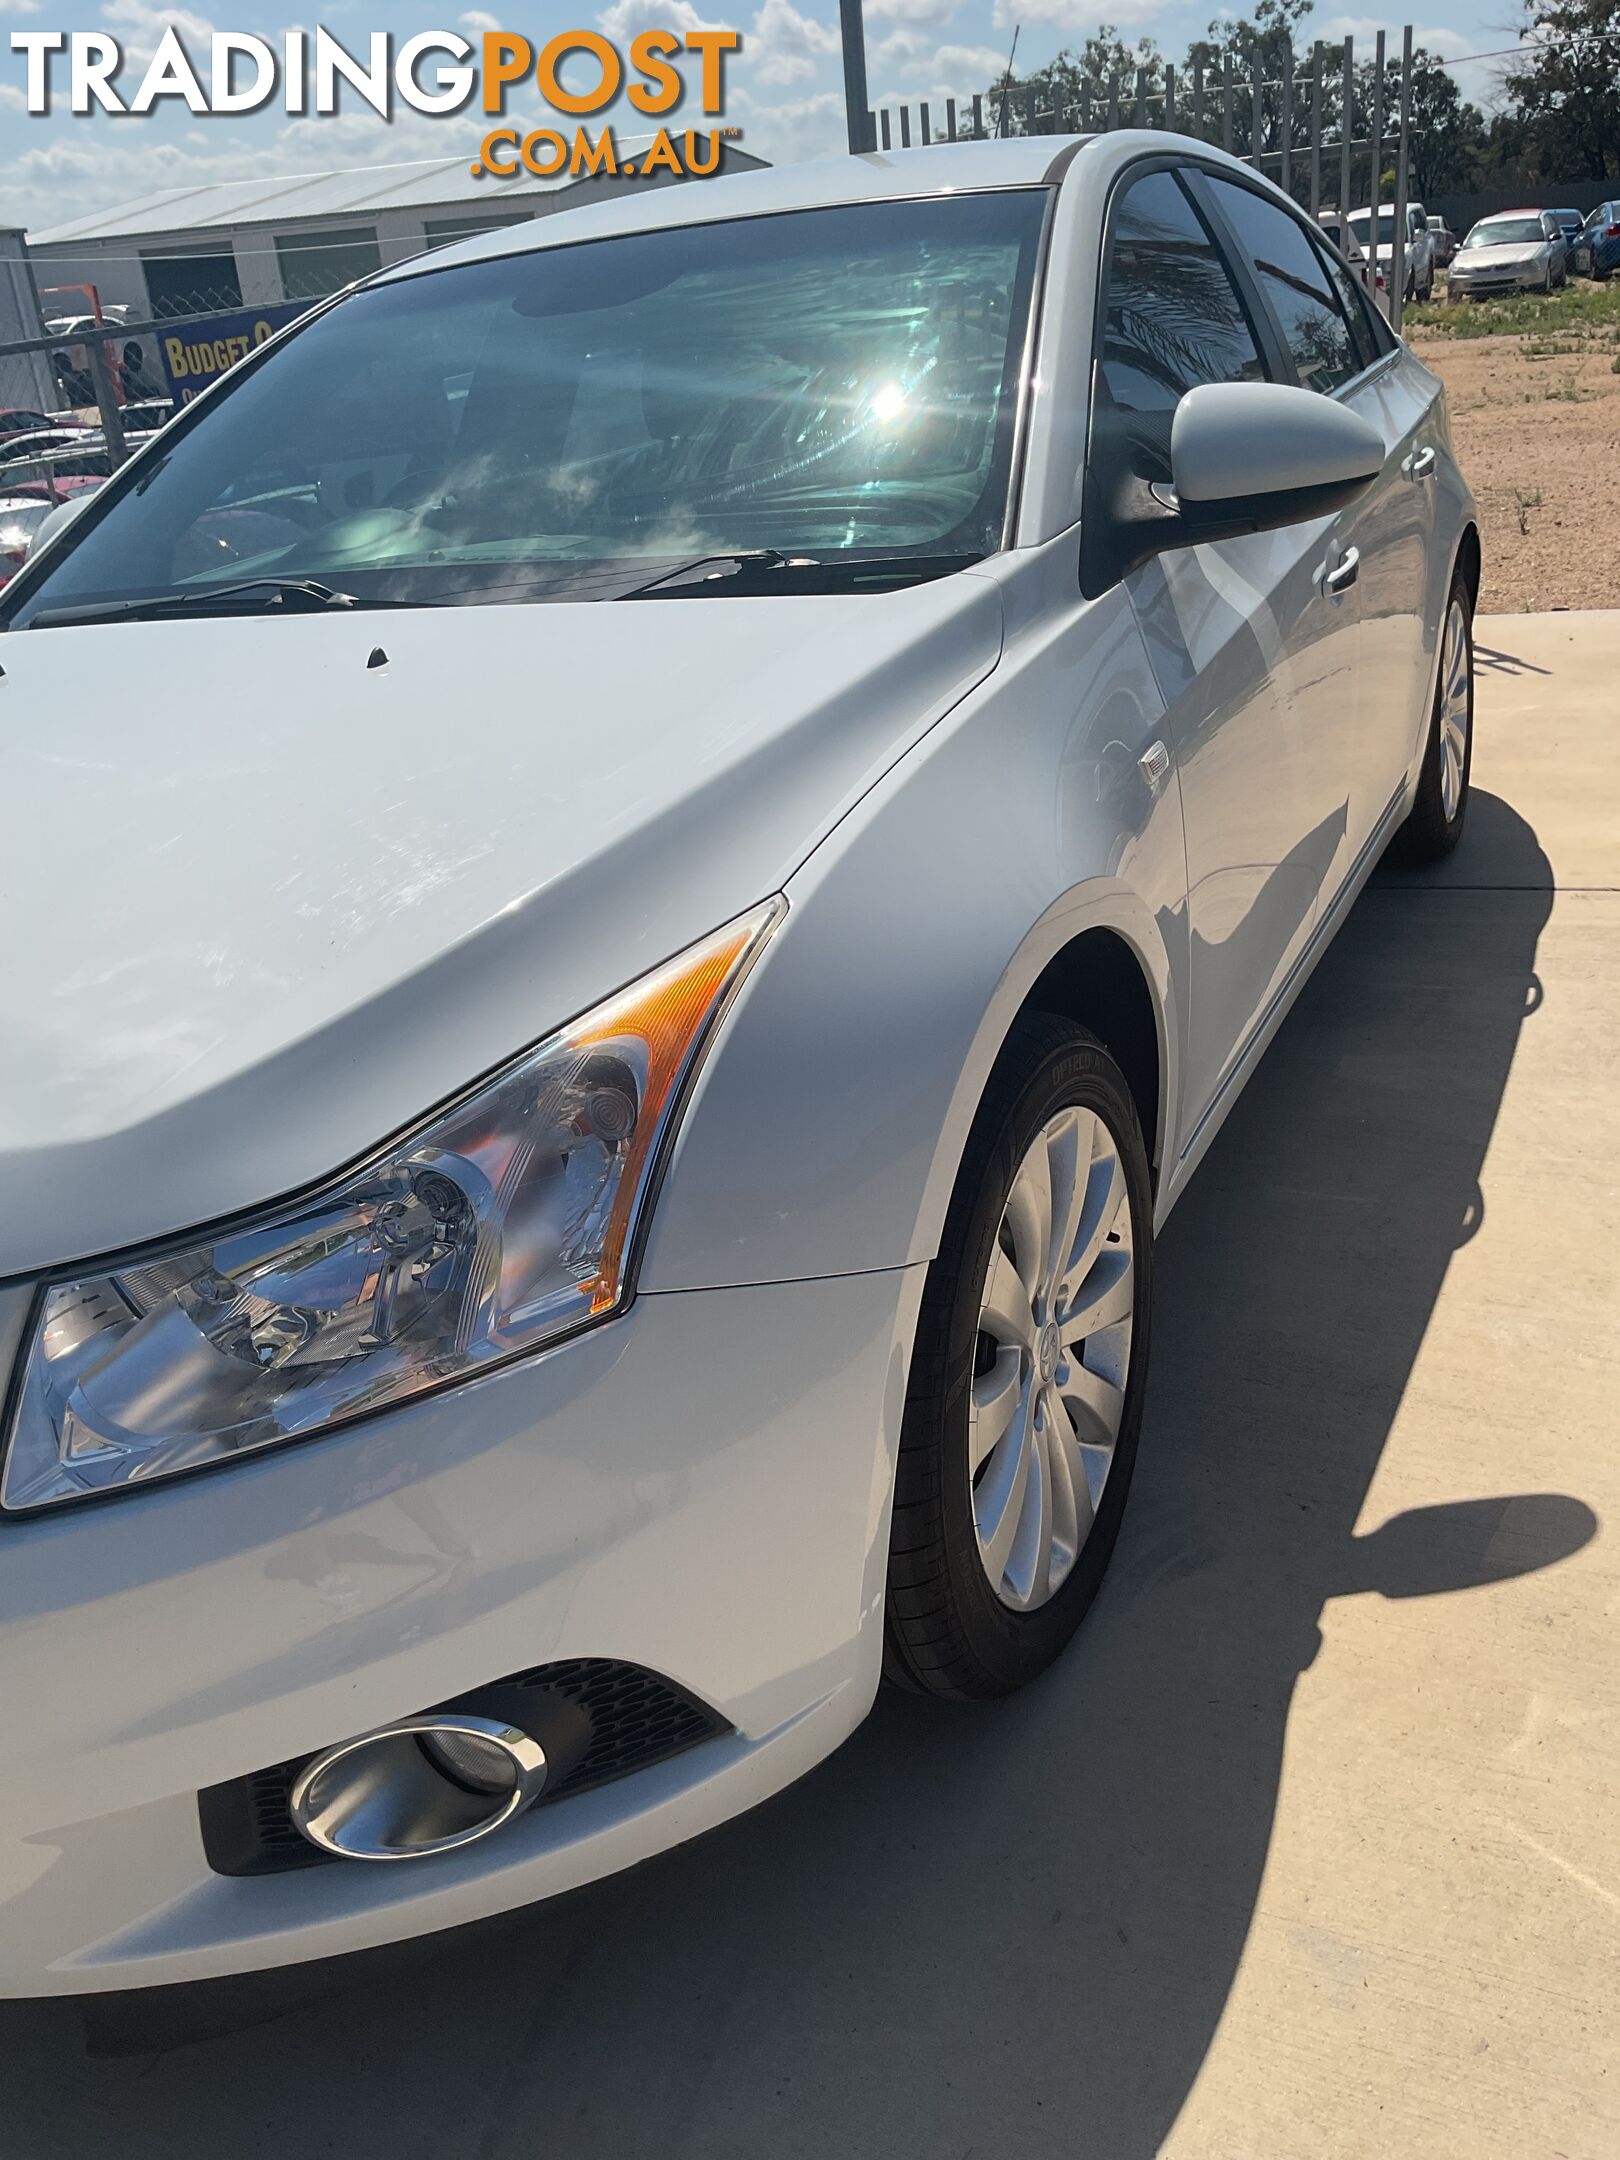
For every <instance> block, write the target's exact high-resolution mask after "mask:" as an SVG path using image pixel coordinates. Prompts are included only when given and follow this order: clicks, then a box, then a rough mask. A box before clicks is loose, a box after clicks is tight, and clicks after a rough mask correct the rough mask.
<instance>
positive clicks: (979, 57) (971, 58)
mask: <svg viewBox="0 0 1620 2160" xmlns="http://www.w3.org/2000/svg"><path fill="white" fill-rule="evenodd" d="M933 64H934V66H935V67H936V68H937V69H938V70H939V72H940V74H941V75H942V76H948V77H949V78H950V79H951V80H952V81H953V82H960V81H961V80H962V78H963V77H964V76H971V77H972V78H973V80H974V81H975V82H978V81H979V80H980V79H981V78H982V79H983V80H985V81H990V80H993V79H994V78H995V77H997V76H1000V75H1001V74H1003V73H1004V72H1005V70H1006V66H1007V55H1006V54H1005V53H1004V52H999V51H998V50H997V49H996V47H995V46H994V45H942V46H941V47H940V48H939V50H938V52H937V53H935V55H934V61H933Z"/></svg>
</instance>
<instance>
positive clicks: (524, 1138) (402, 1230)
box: [0, 902, 783, 1510]
mask: <svg viewBox="0 0 1620 2160" xmlns="http://www.w3.org/2000/svg"><path fill="white" fill-rule="evenodd" d="M782 905H783V903H781V902H773V903H772V904H770V905H769V906H766V907H763V908H760V909H758V910H756V911H755V912H754V913H753V914H751V915H748V916H745V917H743V918H742V919H741V920H739V921H737V922H735V923H731V924H729V925H728V926H727V927H726V928H725V929H724V930H719V931H716V932H715V934H714V935H713V936H712V937H709V938H705V939H704V940H703V941H702V942H701V943H700V944H697V945H694V946H693V947H692V948H691V949H690V950H689V951H687V952H685V953H682V954H681V955H680V956H679V957H678V958H677V959H675V960H671V961H669V962H668V963H667V964H666V965H665V966H663V967H661V968H658V969H656V970H655V971H654V972H653V973H652V974H651V975H648V976H645V977H644V978H643V979H642V980H641V981H640V982H638V983H635V984H633V985H632V986H631V988H629V989H628V990H624V991H621V992H620V993H619V994H618V995H617V996H615V997H612V998H610V999H608V1001H607V1002H606V1003H605V1004H603V1005H599V1006H598V1007H597V1008H596V1010H595V1011H594V1012H589V1013H586V1014H585V1015H584V1016H583V1017H582V1018H580V1019H578V1020H576V1021H574V1022H573V1023H572V1024H571V1025H570V1026H568V1027H565V1028H562V1029H560V1030H559V1031H558V1032H557V1033H556V1034H555V1035H552V1036H550V1037H548V1038H547V1040H546V1041H545V1042H543V1043H541V1044H540V1045H539V1047H538V1048H537V1049H534V1050H530V1051H528V1052H527V1053H526V1054H525V1055H524V1056H522V1057H520V1058H518V1059H517V1060H516V1061H515V1062H514V1063H512V1064H511V1065H509V1066H507V1067H506V1068H505V1069H504V1070H503V1071H502V1072H500V1073H498V1074H496V1076H495V1077H494V1078H493V1079H491V1080H488V1081H485V1082H483V1083H482V1084H480V1085H479V1086H478V1087H477V1088H476V1089H475V1090H474V1091H473V1092H472V1093H470V1094H468V1095H466V1096H464V1097H462V1099H461V1100H460V1101H459V1102H457V1103H456V1104H454V1105H453V1106H452V1107H451V1108H450V1109H448V1110H444V1111H440V1112H438V1113H437V1114H435V1115H434V1116H433V1117H432V1118H430V1119H429V1120H427V1121H426V1122H425V1123H423V1124H422V1125H420V1126H419V1127H417V1128H416V1129H415V1130H414V1131H412V1132H410V1133H408V1134H406V1135H405V1136H404V1137H403V1138H401V1139H399V1140H397V1141H395V1142H394V1143H393V1144H392V1145H391V1146H389V1147H387V1148H385V1149H384V1150H383V1151H382V1152H381V1153H380V1154H378V1155H377V1156H376V1157H375V1158H374V1159H373V1160H372V1161H370V1162H369V1163H367V1164H366V1165H365V1166H364V1167H363V1168H362V1169H359V1170H356V1171H354V1172H352V1173H351V1174H350V1175H348V1176H347V1177H344V1178H343V1179H341V1180H340V1181H339V1182H337V1183H335V1184H333V1185H332V1186H331V1187H330V1188H329V1189H328V1190H326V1191H325V1192H323V1193H321V1194H320V1195H319V1196H318V1197H316V1198H314V1199H309V1200H304V1201H298V1202H293V1203H291V1204H289V1205H284V1206H281V1207H278V1208H276V1209H274V1210H273V1211H269V1212H267V1213H265V1214H264V1215H262V1216H261V1217H259V1218H258V1219H257V1220H256V1221H253V1222H249V1223H244V1224H240V1225H237V1226H234V1227H232V1228H230V1229H228V1230H225V1231H222V1232H217V1233H213V1234H210V1235H209V1236H208V1237H206V1238H203V1239H195V1240H193V1241H192V1242H191V1243H189V1244H183V1245H176V1246H174V1247H172V1248H171V1249H169V1250H167V1251H164V1252H158V1253H143V1254H140V1255H138V1256H136V1257H133V1258H132V1259H131V1260H130V1261H129V1262H128V1263H127V1264H124V1265H117V1266H112V1267H108V1268H105V1269H103V1270H102V1271H100V1272H98V1273H95V1274H90V1273H80V1274H78V1275H76V1276H75V1277H74V1278H73V1279H72V1280H68V1281H54V1282H50V1283H47V1284H45V1285H44V1286H43V1287H42V1289H41V1292H40V1296H39V1301H38V1308H37V1311H36V1314H35V1317H34V1322H33V1327H32V1330H31V1333H30V1336H29V1339H28V1341H27V1344H26V1347H25V1349H24V1352H23V1365H22V1371H21V1384H20V1386H19V1388H18V1389H17V1391H16V1398H15V1399H16V1405H17V1407H16V1414H15V1417H14V1419H13V1423H12V1430H11V1435H10V1443H9V1446H8V1448H7V1451H6V1460H5V1471H4V1476H3V1478H0V1505H3V1506H4V1507H6V1508H8V1509H12V1510H24V1509H30V1508H40V1507H46V1506H49V1505H51V1504H52V1503H54V1502H57V1501H62V1500H76V1499H81V1498H83V1497H84V1496H85V1495H87V1494H91V1493H104V1492H110V1491H113V1490H117V1489H122V1488H124V1487H127V1486H130V1485H134V1484H150V1483H151V1482H152V1481H153V1480H154V1479H156V1478H164V1477H172V1476H174V1475H176V1474H177V1473H178V1472H180V1471H184V1470H195V1469H197V1468H199V1467H200V1466H201V1465H204V1464H207V1463H215V1462H224V1461H231V1460H234V1459H235V1458H236V1457H237V1456H240V1455H246V1454H250V1453H252V1452H254V1451H255V1450H257V1449H259V1448H265V1447H272V1446H274V1445H276V1443H278V1442H280V1441H286V1440H302V1439H306V1438H308V1437H309V1435H310V1434H312V1433H318V1432H322V1431H325V1430H326V1429H327V1428H328V1427H330V1426H333V1425H339V1424H342V1423H344V1422H346V1421H347V1420H348V1419H351V1418H356V1417H360V1416H362V1415H364V1414H365V1413H366V1412H368V1411H372V1410H379V1409H381V1408H383V1407H384V1406H385V1405H386V1404H389V1403H396V1402H401V1401H403V1400H404V1399H405V1398H406V1397H408V1396H412V1395H419V1394H421V1393H423V1392H424V1391H425V1390H427V1389H430V1388H439V1387H445V1386H448V1385H450V1384H451V1383H453V1382H455V1381H457V1380H466V1379H470V1378H471V1377H472V1376H473V1375H474V1374H475V1373H480V1372H484V1371H487V1370H488V1369H489V1367H490V1366H492V1365H495V1364H498V1363H500V1362H501V1360H502V1359H505V1358H512V1357H518V1356H521V1355H523V1354H524V1353H525V1352H530V1351H533V1350H536V1349H538V1348H539V1347H540V1346H541V1345H542V1344H545V1343H549V1342H554V1341H555V1340H556V1339H557V1338H558V1337H559V1336H561V1335H566V1334H569V1333H571V1332H572V1331H574V1330H575V1329H578V1328H580V1327H583V1326H586V1325H588V1324H589V1323H590V1322H592V1321H595V1320H603V1319H606V1318H607V1317H608V1316H609V1315H610V1314H612V1313H614V1312H616V1311H617V1310H618V1309H619V1307H620V1306H621V1305H622V1304H623V1302H624V1300H625V1298H626V1296H627V1295H628V1291H629V1284H630V1276H629V1262H630V1259H631V1256H632V1254H633V1251H634V1246H635V1238H636V1232H637V1227H638V1222H639V1219H640V1217H641V1215H642V1214H643V1212H644V1210H645V1207H646V1203H647V1197H648V1189H649V1185H650V1182H651V1179H652V1177H653V1175H654V1172H655V1170H656V1167H657V1163H658V1159H659V1156H660V1153H661V1150H662V1146H663V1143H664V1142H665V1141H666V1139H667V1138H668V1135H669V1133H670V1130H671V1128H672V1124H673V1121H674V1118H675V1116H676V1114H677V1112H678V1109H679V1105H680V1101H681V1099H682V1096H683V1094H684V1092H685V1087H686V1083H687V1082H688V1081H689V1079H690V1077H691V1074H692V1072H693V1070H694V1067H695V1064H696V1060H697V1058H698V1056H699V1054H700V1052H701V1050H702V1047H703V1043H704V1041H705V1039H706V1037H707V1036H708V1034H709V1032H710V1030H711V1029H712V1027H713V1024H714V1021H715V1019H716V1017H717V1015H718V1014H719V1012H720V1011H721V1009H722V1007H723V1006H724V1004H725V1002H726V999H727V997H728V995H729V993H730V992H731V990H732V989H733V988H734V987H735V986H736V984H737V983H738V982H739V981H740V979H741V976H742V973H743V970H744V968H745V967H746V965H747V963H748V960H749V958H750V957H751V955H752V954H753V953H754V952H755V951H757V949H758V947H759V945H760V943H761V941H762V940H763V938H764V937H765V935H766V934H767V932H768V931H769V929H770V928H771V925H772V924H773V923H774V922H775V920H776V919H777V916H778V913H779V912H780V909H781V907H782Z"/></svg>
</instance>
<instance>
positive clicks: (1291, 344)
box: [1209, 176, 1365, 393]
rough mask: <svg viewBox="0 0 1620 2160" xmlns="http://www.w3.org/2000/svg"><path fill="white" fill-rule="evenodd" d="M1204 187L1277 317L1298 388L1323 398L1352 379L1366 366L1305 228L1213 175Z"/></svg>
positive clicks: (1258, 197)
mask: <svg viewBox="0 0 1620 2160" xmlns="http://www.w3.org/2000/svg"><path fill="white" fill-rule="evenodd" d="M1209 186H1210V191H1211V193H1212V194H1213V195H1214V197H1215V199H1216V201H1217V203H1218V204H1219V206H1220V209H1221V211H1222V213H1223V215H1224V216H1225V217H1226V218H1227V219H1228V220H1229V222H1230V223H1231V225H1232V228H1233V230H1234V232H1235V234H1236V236H1237V242H1238V245H1239V247H1240V248H1241V249H1242V251H1243V253H1244V255H1245V257H1246V258H1247V260H1248V261H1249V263H1250V264H1251V265H1252V266H1253V269H1254V274H1255V277H1256V278H1257V280H1258V281H1259V285H1260V289H1261V292H1262V293H1263V294H1264V296H1265V298H1266V300H1267V301H1268V302H1269V304H1270V307H1271V310H1272V313H1273V314H1274V315H1275V316H1276V318H1277V324H1278V327H1279V328H1280V330H1281V331H1282V336H1283V343H1284V345H1285V346H1286V347H1287V349H1288V353H1289V357H1290V358H1291V359H1292V361H1293V364H1294V371H1295V374H1296V376H1297V378H1298V380H1299V382H1300V384H1301V386H1302V387H1303V388H1304V389H1306V390H1320V391H1323V392H1324V393H1326V392H1331V391H1334V390H1337V389H1338V387H1339V385H1340V384H1341V383H1347V382H1348V381H1349V380H1350V378H1351V376H1352V375H1359V374H1360V372H1361V370H1362V367H1363V366H1364V365H1365V363H1364V361H1363V360H1362V357H1361V354H1360V351H1359V350H1358V347H1357V343H1356V337H1355V334H1354V332H1353V331H1352V330H1351V327H1350V323H1351V317H1350V315H1349V314H1348V313H1347V312H1346V302H1345V301H1344V300H1343V299H1341V297H1340V295H1339V293H1338V292H1337V291H1336V289H1335V288H1334V285H1333V283H1332V281H1331V280H1330V278H1329V277H1328V272H1327V263H1326V260H1325V258H1324V257H1323V256H1322V255H1321V254H1320V253H1319V252H1318V250H1317V248H1316V246H1315V243H1314V242H1313V241H1312V239H1311V236H1310V234H1309V233H1307V232H1306V230H1305V228H1304V226H1303V225H1301V224H1300V223H1299V222H1298V221H1297V219H1295V218H1292V217H1290V216H1289V214H1288V212H1287V211H1286V210H1283V209H1280V208H1279V207H1278V205H1277V204H1275V203H1272V202H1268V201H1266V199H1265V197H1264V196H1261V195H1257V194H1255V193H1254V192H1253V190H1252V189H1250V188H1246V187H1240V186H1238V185H1237V184H1236V183H1234V182H1232V181H1230V180H1222V179H1217V178H1215V177H1214V176H1211V177H1210V180H1209Z"/></svg>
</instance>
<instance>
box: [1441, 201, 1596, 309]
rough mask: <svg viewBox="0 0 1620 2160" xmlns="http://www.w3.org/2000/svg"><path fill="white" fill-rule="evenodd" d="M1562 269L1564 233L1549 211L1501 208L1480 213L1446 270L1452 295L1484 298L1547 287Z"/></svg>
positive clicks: (1563, 274)
mask: <svg viewBox="0 0 1620 2160" xmlns="http://www.w3.org/2000/svg"><path fill="white" fill-rule="evenodd" d="M1566 275H1567V271H1566V268H1565V263H1564V242H1563V235H1562V234H1561V233H1560V232H1559V230H1558V227H1557V224H1556V223H1555V222H1554V219H1553V214H1552V212H1551V211H1550V210H1503V211H1499V212H1497V213H1496V214H1495V215H1494V216H1492V217H1488V218H1481V219H1480V221H1479V223H1478V224H1477V225H1476V226H1475V227H1474V228H1473V230H1472V231H1471V232H1470V233H1469V234H1468V237H1467V238H1466V239H1465V240H1464V241H1463V244H1462V246H1461V247H1460V248H1459V249H1458V250H1457V253H1456V255H1455V257H1454V258H1453V260H1452V265H1451V268H1450V270H1449V272H1448V273H1447V278H1446V293H1447V296H1448V298H1450V299H1452V300H1488V299H1491V298H1493V297H1495V296H1497V295H1500V294H1502V293H1511V292H1526V291H1531V292H1534V291H1540V292H1552V291H1553V290H1554V289H1555V287H1557V286H1559V285H1562V284H1563V282H1564V280H1565V277H1566Z"/></svg>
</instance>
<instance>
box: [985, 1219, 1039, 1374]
mask: <svg viewBox="0 0 1620 2160" xmlns="http://www.w3.org/2000/svg"><path fill="white" fill-rule="evenodd" d="M979 1326H980V1327H981V1328H982V1329H983V1330H984V1332H985V1334H986V1335H989V1336H991V1337H992V1338H993V1339H994V1340H995V1341H996V1342H998V1343H1006V1344H1008V1345H1009V1346H1010V1347H1012V1348H1014V1349H1020V1350H1026V1351H1029V1352H1031V1353H1032V1354H1033V1351H1034V1346H1035V1314H1034V1312H1033V1310H1032V1309H1031V1307H1030V1302H1029V1292H1028V1291H1027V1290H1026V1289H1025V1288H1024V1285H1023V1282H1022V1280H1021V1278H1020V1276H1019V1273H1018V1270H1017V1268H1016V1267H1015V1266H1014V1265H1013V1263H1012V1261H1011V1260H1009V1259H1008V1257H1007V1255H1006V1254H1005V1253H1004V1252H1003V1251H1002V1250H1001V1248H1000V1246H997V1248H996V1257H995V1259H994V1260H993V1261H992V1262H991V1263H990V1280H989V1281H988V1282H987V1283H986V1284H985V1286H984V1305H983V1307H982V1309H981V1310H980V1313H979Z"/></svg>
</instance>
